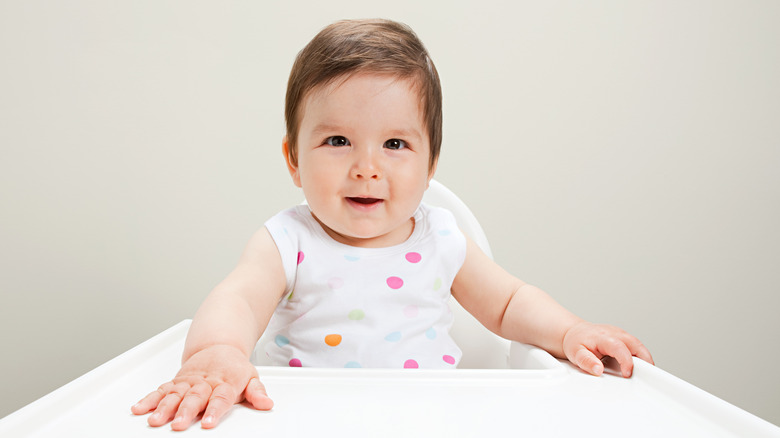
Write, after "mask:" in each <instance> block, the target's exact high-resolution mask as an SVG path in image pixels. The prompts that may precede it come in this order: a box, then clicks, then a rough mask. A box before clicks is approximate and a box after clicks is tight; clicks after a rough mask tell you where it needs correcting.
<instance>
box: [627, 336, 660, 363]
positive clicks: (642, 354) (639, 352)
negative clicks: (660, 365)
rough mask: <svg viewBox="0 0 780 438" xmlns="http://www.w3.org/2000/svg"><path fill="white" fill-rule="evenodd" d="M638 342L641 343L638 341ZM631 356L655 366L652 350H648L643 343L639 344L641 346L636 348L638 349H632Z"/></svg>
mask: <svg viewBox="0 0 780 438" xmlns="http://www.w3.org/2000/svg"><path fill="white" fill-rule="evenodd" d="M637 342H639V341H638V340H637ZM631 354H633V355H634V356H636V357H638V358H640V359H642V360H643V361H645V362H647V363H649V364H651V365H655V362H654V361H653V356H652V355H651V354H650V350H648V349H647V347H645V346H644V345H642V343H641V342H639V345H637V346H636V348H632V349H631Z"/></svg>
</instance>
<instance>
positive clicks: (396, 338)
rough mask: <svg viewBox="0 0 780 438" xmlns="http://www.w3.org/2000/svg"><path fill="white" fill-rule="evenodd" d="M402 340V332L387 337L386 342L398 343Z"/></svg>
mask: <svg viewBox="0 0 780 438" xmlns="http://www.w3.org/2000/svg"><path fill="white" fill-rule="evenodd" d="M400 340H401V332H393V333H390V334H389V335H387V336H385V341H387V342H398V341H400Z"/></svg>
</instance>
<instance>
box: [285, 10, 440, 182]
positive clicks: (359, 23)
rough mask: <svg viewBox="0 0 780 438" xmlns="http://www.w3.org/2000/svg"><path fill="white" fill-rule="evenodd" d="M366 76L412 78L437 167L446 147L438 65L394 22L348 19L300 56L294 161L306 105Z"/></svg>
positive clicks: (291, 140)
mask: <svg viewBox="0 0 780 438" xmlns="http://www.w3.org/2000/svg"><path fill="white" fill-rule="evenodd" d="M360 72H369V73H379V74H391V75H396V76H398V77H400V78H404V79H412V80H413V81H414V83H415V85H416V87H417V90H418V92H419V94H420V100H421V101H422V112H423V122H424V124H425V126H426V128H427V129H428V136H429V140H430V147H431V151H430V152H431V155H430V162H429V166H428V167H429V169H431V170H432V169H433V165H434V164H435V163H436V159H437V157H438V156H439V150H440V149H441V131H442V129H441V126H442V115H441V106H442V104H441V100H442V99H441V84H440V82H439V74H438V73H437V72H436V67H435V66H434V65H433V61H432V60H431V58H430V56H429V55H428V51H427V50H426V49H425V46H423V43H422V41H420V39H419V38H418V37H417V35H416V34H415V33H414V31H412V29H411V28H410V27H409V26H407V25H405V24H402V23H398V22H395V21H390V20H378V19H377V20H343V21H337V22H335V23H333V24H331V25H330V26H328V27H326V28H324V29H323V30H322V31H320V33H318V34H317V35H316V36H315V37H314V39H312V40H311V41H310V42H309V44H307V45H306V47H304V48H303V50H301V51H300V52H299V53H298V56H297V57H296V58H295V63H294V64H293V67H292V71H291V72H290V79H289V81H288V82H287V97H286V99H285V110H284V116H285V120H286V122H287V144H288V153H289V155H290V157H289V158H290V162H291V163H292V164H293V165H297V163H298V157H297V143H296V142H297V137H298V128H299V124H300V121H301V116H302V114H301V107H302V104H303V100H304V98H305V97H306V94H307V93H308V92H310V91H311V90H313V89H314V88H316V87H318V86H321V85H326V84H329V83H332V82H333V81H335V80H337V79H339V78H341V77H345V76H348V75H352V74H355V73H360Z"/></svg>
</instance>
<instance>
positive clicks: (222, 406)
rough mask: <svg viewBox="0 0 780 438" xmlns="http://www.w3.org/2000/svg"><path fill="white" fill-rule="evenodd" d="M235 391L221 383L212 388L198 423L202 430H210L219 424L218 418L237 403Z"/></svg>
mask: <svg viewBox="0 0 780 438" xmlns="http://www.w3.org/2000/svg"><path fill="white" fill-rule="evenodd" d="M237 401H238V400H237V394H236V390H235V389H233V387H232V386H230V385H229V384H227V383H222V384H220V385H217V387H216V388H214V391H213V392H212V393H211V397H210V398H209V404H208V406H207V407H206V412H205V413H204V414H203V420H202V421H201V422H200V423H201V426H202V427H203V428H204V429H211V428H213V427H215V426H216V425H217V424H219V420H220V418H222V416H223V415H225V413H226V412H227V411H229V410H230V408H232V407H233V405H234V404H235V403H236V402H237Z"/></svg>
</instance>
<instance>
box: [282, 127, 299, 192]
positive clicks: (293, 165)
mask: <svg viewBox="0 0 780 438" xmlns="http://www.w3.org/2000/svg"><path fill="white" fill-rule="evenodd" d="M282 153H283V154H284V161H285V162H286V163H287V171H288V172H290V176H291V177H292V180H293V183H294V184H295V185H296V187H301V176H300V174H299V173H298V163H297V162H296V161H295V160H294V159H293V157H292V155H290V142H289V141H288V140H287V136H286V135H285V136H284V138H283V139H282Z"/></svg>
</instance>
